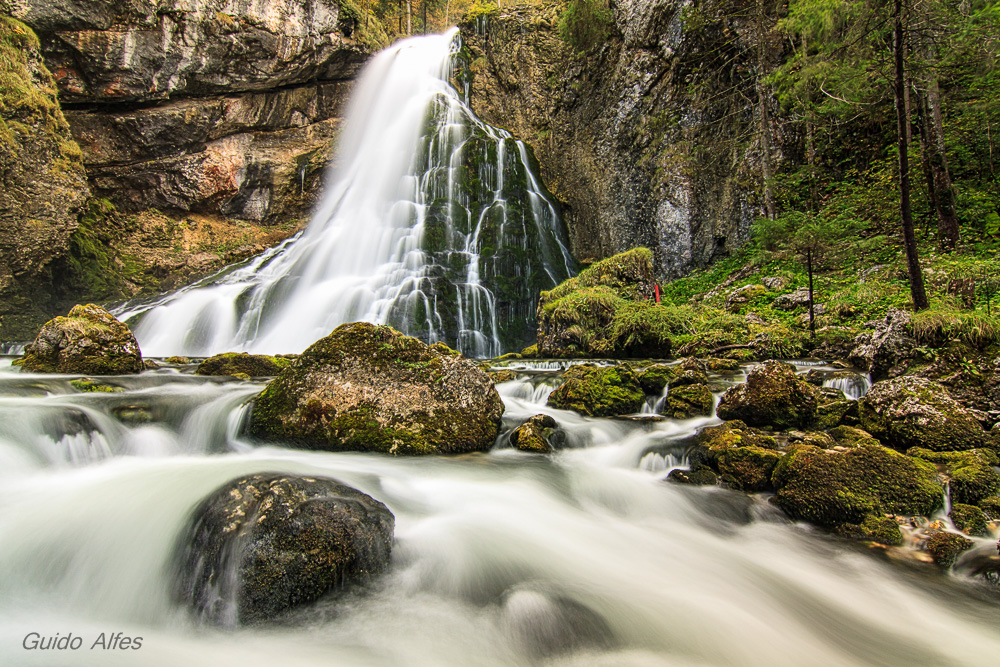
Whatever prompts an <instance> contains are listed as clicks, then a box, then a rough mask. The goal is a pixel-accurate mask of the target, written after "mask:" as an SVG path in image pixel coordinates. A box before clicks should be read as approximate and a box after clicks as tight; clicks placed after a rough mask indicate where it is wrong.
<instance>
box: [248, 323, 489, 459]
mask: <svg viewBox="0 0 1000 667" xmlns="http://www.w3.org/2000/svg"><path fill="white" fill-rule="evenodd" d="M502 414H503V401H501V399H500V395H499V394H498V393H497V391H496V388H495V387H494V385H493V381H492V380H491V379H490V377H489V375H487V374H486V372H485V371H483V370H482V369H481V368H479V366H478V365H477V364H476V363H475V362H473V361H470V360H468V359H466V358H464V357H463V356H462V355H460V354H459V353H458V352H456V351H454V350H452V349H450V348H448V347H447V346H445V345H443V344H440V343H436V344H434V345H427V344H425V343H422V342H421V341H419V340H417V339H416V338H410V337H409V336H404V335H403V334H401V333H399V332H398V331H396V330H395V329H392V328H390V327H387V326H377V325H374V324H368V323H366V322H355V323H352V324H344V325H341V326H339V327H337V329H336V330H334V332H333V333H332V334H330V335H329V336H327V337H326V338H322V339H320V340H319V341H317V342H315V343H313V344H312V345H311V346H310V347H309V349H307V350H306V351H305V352H303V353H302V355H301V356H300V357H299V358H298V359H296V360H294V361H293V362H292V363H291V365H290V366H288V368H285V369H284V370H283V371H281V373H280V374H279V375H278V377H276V378H275V379H274V380H272V381H271V382H270V383H269V384H268V385H267V387H266V388H265V389H264V391H263V392H261V393H260V394H259V395H258V396H257V398H256V399H255V405H254V408H253V412H252V414H251V418H250V424H249V433H250V435H251V436H253V437H255V438H259V439H262V440H269V441H279V442H282V443H286V444H291V445H298V446H303V447H308V448H311V449H322V450H329V451H342V450H355V451H370V452H382V453H386V454H454V453H461V452H470V451H486V450H488V449H490V448H491V447H492V446H493V443H494V440H495V439H496V437H497V434H498V433H499V431H500V417H501V415H502Z"/></svg>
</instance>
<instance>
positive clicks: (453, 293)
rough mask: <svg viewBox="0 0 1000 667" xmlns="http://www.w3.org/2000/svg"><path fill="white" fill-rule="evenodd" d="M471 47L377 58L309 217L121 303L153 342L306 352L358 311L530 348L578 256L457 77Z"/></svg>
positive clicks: (430, 338) (429, 335)
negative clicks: (301, 225)
mask: <svg viewBox="0 0 1000 667" xmlns="http://www.w3.org/2000/svg"><path fill="white" fill-rule="evenodd" d="M460 47H461V42H460V39H459V36H458V32H457V30H452V31H450V32H448V33H447V34H445V35H437V36H428V37H419V38H412V39H408V40H405V41H403V42H400V43H399V44H397V45H396V46H394V47H392V48H390V49H388V50H386V51H384V52H382V53H381V54H379V55H378V56H376V57H375V58H374V59H373V61H372V62H371V64H370V65H369V66H368V67H367V68H366V70H365V73H364V74H363V75H362V77H361V79H360V80H359V82H358V85H357V88H356V90H355V92H354V94H353V96H352V102H351V104H350V107H349V109H348V112H347V121H346V124H345V127H344V130H343V133H342V137H343V138H342V140H341V143H340V146H339V149H338V158H337V167H336V168H335V169H334V170H333V171H332V173H331V185H330V186H329V191H328V193H327V195H326V197H325V200H324V201H323V203H322V205H321V206H320V208H319V209H318V211H317V212H316V214H315V216H314V217H313V220H312V222H311V223H310V225H309V226H308V228H307V229H306V230H305V231H303V232H302V233H301V235H299V236H297V237H295V238H293V239H291V240H289V241H287V242H285V243H284V244H282V245H281V246H279V247H277V248H275V249H272V250H271V251H269V252H266V253H264V254H263V255H262V256H260V257H258V258H256V259H254V260H252V261H250V262H248V263H246V264H244V265H242V266H239V267H236V268H232V269H229V270H227V271H224V272H222V273H220V274H219V275H216V276H213V277H211V278H209V279H206V280H204V281H201V282H200V283H197V284H195V285H193V286H190V287H188V288H185V289H182V290H180V291H178V292H176V293H174V294H171V295H168V296H166V297H164V298H162V299H159V300H157V301H155V302H153V303H152V304H126V306H124V307H122V308H120V309H118V311H117V313H116V314H118V315H119V317H121V318H123V319H129V321H130V323H131V324H132V325H133V329H134V331H135V334H136V337H137V338H138V340H139V343H140V346H141V348H142V350H143V353H144V354H146V355H147V356H167V355H171V354H187V355H206V354H211V353H217V352H223V351H231V350H234V351H241V350H242V351H251V352H265V353H281V352H299V351H301V350H303V349H304V348H305V347H307V346H308V345H310V344H311V343H313V342H314V341H315V340H317V339H319V338H321V337H323V336H325V335H327V334H328V333H329V332H330V331H331V330H332V329H333V328H335V327H336V326H337V325H339V324H342V323H344V322H351V321H358V320H366V321H370V322H374V323H379V324H390V325H392V326H394V327H396V328H397V329H399V330H400V331H403V332H404V333H407V334H409V335H413V336H417V337H419V338H421V339H423V340H425V341H427V342H436V341H443V342H446V343H448V344H449V345H451V346H453V347H456V348H458V349H459V350H460V351H462V352H463V353H465V354H466V355H468V356H475V357H487V356H495V355H497V354H499V353H501V352H502V351H504V350H507V349H514V348H519V347H520V346H522V345H523V344H526V342H527V341H528V340H529V338H531V337H532V336H533V333H534V331H533V321H534V310H535V305H536V302H537V297H538V293H539V291H540V290H542V289H548V288H550V287H553V286H554V285H556V284H558V283H559V282H561V281H562V280H564V279H566V278H567V277H569V276H570V275H571V274H572V273H573V272H574V269H575V266H574V263H573V259H572V258H571V256H570V254H569V252H568V251H567V249H566V246H565V244H564V243H563V242H562V240H561V233H562V232H561V227H560V225H561V223H560V220H559V216H558V214H557V210H556V208H555V206H554V205H553V203H552V201H551V200H550V199H549V197H548V196H547V195H546V193H545V190H544V188H543V187H542V185H541V183H540V182H539V180H538V178H537V177H536V176H535V175H534V174H533V173H532V169H531V158H530V156H529V153H528V149H527V148H526V147H525V145H524V144H523V143H522V142H520V141H516V140H514V139H513V138H511V136H510V135H509V134H508V133H507V132H505V131H503V130H500V129H497V128H494V127H491V126H489V125H486V124H485V123H483V122H482V121H480V120H479V119H478V118H477V117H476V116H475V115H474V114H473V113H472V111H471V110H470V108H469V106H468V105H467V104H466V103H465V101H463V95H464V91H462V92H460V91H459V90H458V89H457V88H456V87H455V85H453V84H452V83H451V81H452V79H453V78H454V79H457V80H459V81H460V80H461V79H462V77H453V73H454V71H455V67H456V62H457V61H460V58H458V57H457V56H458V55H459V53H460ZM459 85H461V84H459ZM136 321H137V322H136Z"/></svg>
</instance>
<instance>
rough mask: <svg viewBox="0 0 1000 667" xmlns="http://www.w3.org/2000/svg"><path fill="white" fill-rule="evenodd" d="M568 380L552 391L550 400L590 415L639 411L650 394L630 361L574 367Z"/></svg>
mask: <svg viewBox="0 0 1000 667" xmlns="http://www.w3.org/2000/svg"><path fill="white" fill-rule="evenodd" d="M563 379H564V380H565V382H563V384H561V385H559V387H557V388H556V390H555V391H553V392H552V393H551V394H549V399H548V404H549V405H551V406H552V407H554V408H559V409H561V410H575V411H576V412H579V413H580V414H583V415H588V416H590V417H611V416H614V415H623V414H630V413H633V412H638V411H639V410H640V409H641V408H642V404H643V401H644V400H645V399H646V394H645V392H643V390H642V387H641V386H640V385H639V379H638V378H637V377H636V375H635V372H634V371H633V370H632V368H631V367H630V366H628V364H619V365H617V366H605V367H599V366H590V367H580V366H577V367H574V368H572V369H570V370H569V371H567V372H566V374H565V375H564V376H563Z"/></svg>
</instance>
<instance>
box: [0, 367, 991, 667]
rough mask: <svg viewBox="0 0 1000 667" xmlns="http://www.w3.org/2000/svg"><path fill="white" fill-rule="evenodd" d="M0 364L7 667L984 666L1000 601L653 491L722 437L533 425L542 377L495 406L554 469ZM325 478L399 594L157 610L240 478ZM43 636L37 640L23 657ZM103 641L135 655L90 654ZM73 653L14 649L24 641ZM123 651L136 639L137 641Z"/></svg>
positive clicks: (162, 374) (613, 425)
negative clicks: (354, 504)
mask: <svg viewBox="0 0 1000 667" xmlns="http://www.w3.org/2000/svg"><path fill="white" fill-rule="evenodd" d="M10 360H11V358H10V357H6V358H2V361H0V475H2V484H0V664H4V665H140V664H141V665H170V666H175V665H188V666H195V665H212V666H218V665H240V666H241V667H242V666H250V665H275V664H281V665H324V666H328V665H530V664H539V663H545V664H554V665H608V666H611V665H615V666H617V665H640V666H645V665H769V666H774V665H896V664H908V665H985V664H991V663H992V662H993V661H995V659H996V656H997V655H998V654H1000V626H998V624H997V622H996V617H997V612H996V610H997V606H996V605H997V601H998V597H997V594H996V592H995V590H993V589H990V588H988V587H986V586H985V585H983V584H977V583H975V582H973V581H972V580H968V579H964V578H960V577H958V576H956V575H949V574H941V573H939V572H937V571H936V570H935V569H934V568H932V567H931V566H928V565H917V564H908V563H906V562H902V563H900V562H896V561H894V560H890V559H887V558H885V557H884V556H883V555H882V553H883V552H881V551H878V550H872V549H869V548H867V547H864V546H861V545H858V544H855V543H850V542H846V541H841V540H838V539H835V538H832V537H829V536H826V535H824V534H823V533H821V532H820V531H817V530H815V529H812V528H809V527H808V526H805V525H803V524H793V523H790V522H788V521H787V520H786V519H785V518H784V517H783V515H782V514H781V513H780V512H779V511H778V510H776V509H774V508H773V507H772V506H771V505H770V504H769V503H768V502H767V500H766V498H765V497H748V496H746V495H744V494H742V493H736V492H731V491H727V490H724V489H721V488H714V487H713V488H691V487H685V486H680V485H674V484H670V483H667V482H665V481H664V478H665V477H666V474H667V472H668V471H669V469H670V468H671V467H674V466H676V465H680V464H681V463H682V461H683V456H684V450H685V447H686V444H687V443H688V442H689V439H690V436H691V435H692V434H694V433H695V432H696V430H697V429H698V428H701V427H704V426H706V425H708V424H710V423H714V422H715V421H716V420H715V419H714V418H713V419H709V418H703V419H694V420H687V421H674V420H665V421H660V422H639V421H634V422H633V421H623V420H610V419H588V418H582V417H580V416H578V415H576V414H574V413H571V412H565V411H560V410H553V409H550V408H547V407H545V406H544V401H545V397H546V395H547V391H548V389H547V388H549V387H551V386H552V385H553V384H555V382H556V376H557V373H558V371H552V370H537V369H536V370H532V369H524V370H523V371H522V374H521V375H520V376H519V378H518V380H517V381H514V382H508V383H504V384H501V385H500V386H499V390H500V392H501V395H502V396H503V398H504V402H505V405H506V412H505V417H504V418H505V423H506V425H507V426H508V427H510V426H512V425H514V424H516V423H517V422H519V421H520V420H522V419H524V418H526V417H528V416H530V415H533V414H537V413H540V412H544V413H548V414H551V415H553V416H554V417H555V418H556V419H557V420H558V422H559V423H560V426H561V427H562V428H563V429H564V430H565V432H566V433H567V438H566V446H565V447H563V448H562V449H560V450H558V451H557V452H556V453H554V454H552V455H548V456H539V455H529V454H523V453H520V452H516V451H513V450H511V449H510V448H509V447H505V446H504V444H503V442H502V440H503V439H502V438H501V442H499V444H498V446H497V447H496V448H495V449H494V450H493V451H491V452H489V453H485V454H475V455H466V456H456V457H426V458H392V457H387V456H378V455H368V454H351V453H337V454H334V453H323V452H312V451H301V450H296V449H290V448H285V447H281V446H260V445H257V444H254V443H251V442H248V441H247V440H246V439H244V438H243V437H241V436H240V432H239V428H240V424H241V420H242V419H243V417H244V413H245V411H246V407H245V404H246V401H247V399H249V398H250V397H251V396H252V395H253V394H254V393H256V392H257V391H259V390H260V389H261V387H262V386H263V385H262V384H261V383H253V382H241V381H234V380H227V379H220V378H203V377H199V376H195V375H193V374H192V372H191V371H192V367H170V366H164V367H163V368H161V369H159V370H155V371H147V372H145V373H142V374H141V375H138V376H131V377H124V376H123V377H114V378H107V380H108V382H110V383H111V384H112V385H115V386H118V387H119V388H121V389H122V390H123V391H120V392H114V393H100V392H93V393H80V392H78V391H76V390H75V389H74V387H73V385H71V384H70V383H69V381H70V380H71V379H72V378H69V377H66V376H39V375H29V374H20V373H18V372H17V371H16V369H12V368H11V367H10ZM264 471H280V472H290V473H303V474H308V475H320V476H328V477H332V478H336V479H338V480H340V481H342V482H344V483H347V484H349V485H351V486H354V487H356V488H358V489H360V490H362V491H364V492H365V493H368V494H370V495H372V496H374V497H375V498H377V499H379V500H380V501H382V502H384V503H385V504H386V505H387V506H388V507H389V509H390V510H391V511H392V512H393V514H394V515H395V517H396V533H395V543H394V547H393V555H392V564H391V567H390V570H389V572H388V573H387V574H385V575H384V576H383V577H381V578H379V579H378V580H377V581H374V582H372V583H371V584H370V585H368V586H366V587H364V588H362V589H360V590H354V591H352V592H350V593H347V594H342V595H339V596H336V595H335V596H331V597H330V598H328V599H324V600H322V601H320V602H319V603H317V604H314V605H311V606H308V607H305V608H303V609H301V610H300V611H298V612H296V613H294V614H292V615H290V616H289V617H287V618H284V619H283V620H282V621H281V622H280V623H275V624H272V625H268V626H263V627H255V628H247V629H219V628H212V627H206V626H203V625H200V624H199V623H198V621H197V620H196V619H195V618H193V617H192V616H191V615H189V614H188V613H187V612H186V611H185V610H184V609H181V608H179V607H178V606H177V605H175V604H174V603H173V602H172V601H171V598H170V593H169V591H170V584H171V567H170V557H171V554H172V552H173V550H174V548H175V543H176V540H177V539H178V536H179V535H180V534H181V533H182V531H183V530H184V527H185V524H186V521H187V519H188V516H189V513H190V512H191V511H192V510H193V508H194V507H195V505H196V504H197V503H198V502H199V501H200V500H201V499H202V498H204V497H205V496H206V495H207V494H209V493H210V492H211V491H213V490H214V489H216V488H217V487H218V486H220V485H222V484H223V483H225V482H227V481H229V480H231V479H233V478H235V477H237V476H240V475H244V474H247V473H251V472H264ZM33 633H36V634H33ZM102 633H104V634H105V640H104V643H105V644H107V643H108V642H110V639H111V637H112V636H114V635H115V633H121V636H122V637H129V638H132V639H133V640H135V638H138V637H141V647H140V648H138V649H134V648H127V649H110V648H103V647H102V645H101V644H100V643H99V644H98V645H97V646H94V643H95V642H97V641H99V640H100V637H101V634H102ZM57 634H58V635H59V637H66V636H67V635H72V636H73V637H79V638H81V640H82V641H81V642H79V646H80V648H79V649H77V650H69V649H67V650H63V651H57V650H46V651H42V650H38V649H34V650H32V649H27V648H24V646H25V645H29V646H30V645H31V642H32V641H34V639H35V638H37V637H54V636H55V635H57ZM133 645H134V641H133Z"/></svg>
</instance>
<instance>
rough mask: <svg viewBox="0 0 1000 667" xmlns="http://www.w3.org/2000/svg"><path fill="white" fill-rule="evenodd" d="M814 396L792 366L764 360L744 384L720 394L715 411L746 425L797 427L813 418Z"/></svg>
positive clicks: (814, 410) (725, 417)
mask: <svg viewBox="0 0 1000 667" xmlns="http://www.w3.org/2000/svg"><path fill="white" fill-rule="evenodd" d="M818 395H819V392H818V390H817V389H816V388H815V387H813V386H811V385H810V384H808V383H807V382H805V381H803V380H801V379H799V378H798V377H797V376H796V375H795V368H794V367H793V366H791V365H789V364H783V363H781V362H778V361H767V362H765V363H763V364H761V365H760V366H758V367H756V368H754V369H753V370H752V371H750V373H749V374H748V375H747V381H746V382H745V383H744V384H741V385H739V386H736V387H732V388H731V389H729V390H728V391H726V393H725V394H723V396H722V399H721V400H720V401H719V406H718V408H717V409H716V413H717V414H718V415H719V418H720V419H727V420H728V419H739V420H741V421H743V422H745V423H747V424H749V425H750V426H773V427H775V428H789V427H801V426H806V425H808V424H809V423H811V422H812V421H813V420H814V419H815V417H816V408H817V405H818Z"/></svg>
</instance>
